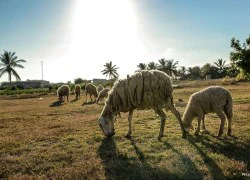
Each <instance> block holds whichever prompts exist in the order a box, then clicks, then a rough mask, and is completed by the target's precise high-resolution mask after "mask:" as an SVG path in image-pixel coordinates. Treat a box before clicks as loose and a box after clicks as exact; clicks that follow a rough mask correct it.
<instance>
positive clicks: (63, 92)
mask: <svg viewBox="0 0 250 180" xmlns="http://www.w3.org/2000/svg"><path fill="white" fill-rule="evenodd" d="M69 93H70V88H69V86H68V85H62V86H61V87H59V88H58V90H57V95H58V99H59V101H64V97H65V96H67V101H68V102H69Z"/></svg>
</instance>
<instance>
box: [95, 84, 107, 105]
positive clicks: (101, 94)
mask: <svg viewBox="0 0 250 180" xmlns="http://www.w3.org/2000/svg"><path fill="white" fill-rule="evenodd" d="M108 92H109V89H108V88H105V89H103V90H102V91H100V92H99V94H98V97H97V99H96V104H98V102H99V101H101V100H102V99H103V98H106V97H108Z"/></svg>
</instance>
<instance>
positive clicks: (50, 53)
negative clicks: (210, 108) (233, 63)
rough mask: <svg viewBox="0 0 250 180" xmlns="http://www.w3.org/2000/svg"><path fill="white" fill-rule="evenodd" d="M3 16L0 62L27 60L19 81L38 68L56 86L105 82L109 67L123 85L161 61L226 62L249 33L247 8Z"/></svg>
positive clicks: (96, 4) (84, 0)
mask: <svg viewBox="0 0 250 180" xmlns="http://www.w3.org/2000/svg"><path fill="white" fill-rule="evenodd" d="M0 9H1V16H0V24H1V25H0V54H2V53H3V52H4V50H7V51H14V52H16V54H17V56H18V57H19V58H20V59H25V60H27V63H25V64H23V65H24V66H25V69H17V71H18V72H19V75H20V77H21V79H22V80H27V79H41V78H42V73H41V61H43V68H44V79H45V80H49V81H51V82H59V81H60V82H67V81H72V82H73V80H74V79H75V78H78V77H81V78H83V79H93V78H106V77H105V76H103V75H102V74H101V70H103V68H104V66H103V65H104V64H105V63H106V62H109V61H113V64H115V65H117V66H118V67H120V68H119V69H118V73H119V74H120V77H121V78H123V77H125V76H126V75H127V74H132V73H133V72H134V71H135V70H137V65H138V64H139V63H146V64H147V63H149V62H151V61H154V62H158V60H159V59H161V58H166V59H170V58H174V60H175V61H179V65H180V66H187V67H192V66H195V65H199V66H201V65H204V64H205V63H207V62H209V63H212V62H214V61H215V60H217V59H219V58H223V59H224V60H227V62H229V53H230V50H231V48H230V41H231V38H232V37H235V38H237V39H239V40H240V41H241V42H243V41H245V39H246V38H247V37H248V35H249V33H250V31H249V30H250V10H249V9H250V1H249V0H241V1H236V0H202V1H201V0H0ZM7 79H8V76H7V75H4V76H3V77H2V78H1V79H0V82H2V81H7Z"/></svg>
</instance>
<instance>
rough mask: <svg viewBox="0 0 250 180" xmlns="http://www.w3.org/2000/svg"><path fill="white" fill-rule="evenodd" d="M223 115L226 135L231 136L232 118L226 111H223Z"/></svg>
mask: <svg viewBox="0 0 250 180" xmlns="http://www.w3.org/2000/svg"><path fill="white" fill-rule="evenodd" d="M224 113H225V114H226V117H227V135H228V136H231V132H232V118H231V117H232V116H230V115H229V114H228V113H227V111H225V110H224Z"/></svg>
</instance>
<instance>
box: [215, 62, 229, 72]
mask: <svg viewBox="0 0 250 180" xmlns="http://www.w3.org/2000/svg"><path fill="white" fill-rule="evenodd" d="M225 64H226V61H225V60H223V59H217V60H216V61H215V62H214V65H215V66H216V67H217V68H218V69H219V71H220V72H222V71H223V70H224V69H225V67H226V65H225Z"/></svg>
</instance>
